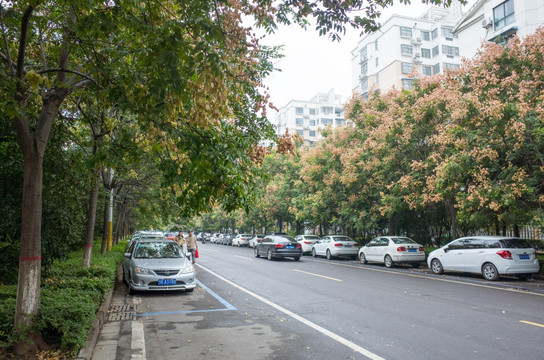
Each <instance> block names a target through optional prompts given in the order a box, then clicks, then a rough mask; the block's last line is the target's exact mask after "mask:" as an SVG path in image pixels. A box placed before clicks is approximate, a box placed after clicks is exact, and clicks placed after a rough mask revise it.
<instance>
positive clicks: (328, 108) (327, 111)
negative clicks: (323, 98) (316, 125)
mask: <svg viewBox="0 0 544 360" xmlns="http://www.w3.org/2000/svg"><path fill="white" fill-rule="evenodd" d="M321 113H322V114H324V115H329V114H332V106H322V107H321Z"/></svg>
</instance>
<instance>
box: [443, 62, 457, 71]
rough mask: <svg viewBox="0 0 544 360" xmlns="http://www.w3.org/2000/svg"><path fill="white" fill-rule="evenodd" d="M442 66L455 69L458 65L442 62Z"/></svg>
mask: <svg viewBox="0 0 544 360" xmlns="http://www.w3.org/2000/svg"><path fill="white" fill-rule="evenodd" d="M444 68H445V69H448V70H457V69H459V65H457V64H448V63H444Z"/></svg>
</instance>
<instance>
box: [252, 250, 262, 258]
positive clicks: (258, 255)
mask: <svg viewBox="0 0 544 360" xmlns="http://www.w3.org/2000/svg"><path fill="white" fill-rule="evenodd" d="M253 253H254V254H255V257H257V258H258V257H261V255H260V254H259V250H257V247H254V248H253Z"/></svg>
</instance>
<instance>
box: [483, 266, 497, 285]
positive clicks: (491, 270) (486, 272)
mask: <svg viewBox="0 0 544 360" xmlns="http://www.w3.org/2000/svg"><path fill="white" fill-rule="evenodd" d="M482 275H483V277H484V279H486V280H489V281H495V280H497V279H498V278H499V272H498V271H497V268H496V267H495V265H493V264H492V263H485V264H484V266H482Z"/></svg>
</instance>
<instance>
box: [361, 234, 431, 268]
mask: <svg viewBox="0 0 544 360" xmlns="http://www.w3.org/2000/svg"><path fill="white" fill-rule="evenodd" d="M358 257H359V260H361V262H362V263H363V264H366V263H367V262H375V263H381V264H384V265H385V267H388V268H390V267H393V266H394V265H395V264H397V263H406V264H411V265H412V266H413V267H419V265H420V264H421V262H422V261H425V250H424V249H423V246H422V245H420V244H418V243H417V242H415V241H414V240H412V239H410V238H408V237H405V236H380V237H377V238H375V239H373V240H371V241H370V242H369V243H368V244H366V245H365V246H363V247H362V248H360V249H359V255H358Z"/></svg>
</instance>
